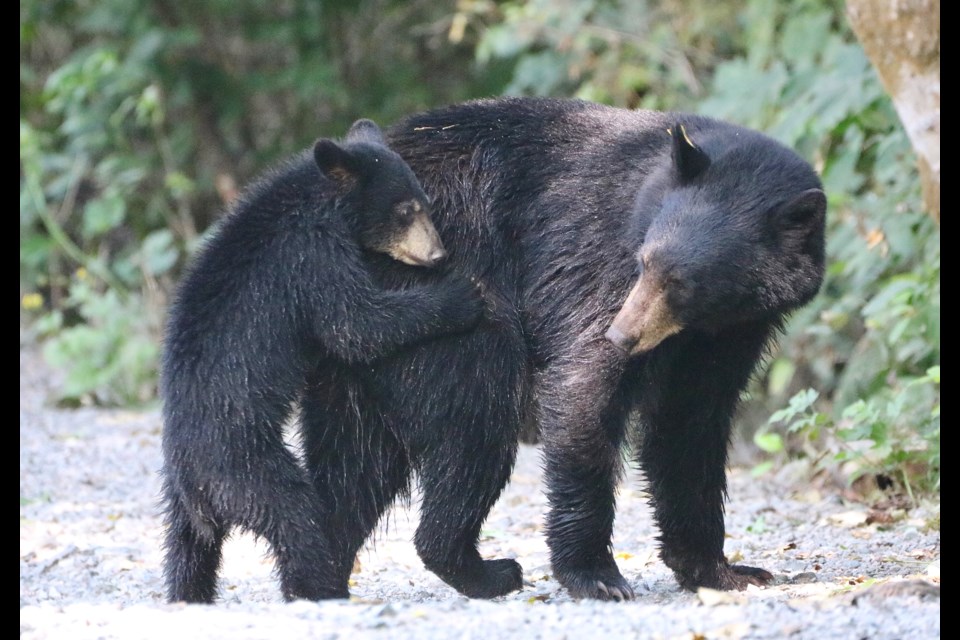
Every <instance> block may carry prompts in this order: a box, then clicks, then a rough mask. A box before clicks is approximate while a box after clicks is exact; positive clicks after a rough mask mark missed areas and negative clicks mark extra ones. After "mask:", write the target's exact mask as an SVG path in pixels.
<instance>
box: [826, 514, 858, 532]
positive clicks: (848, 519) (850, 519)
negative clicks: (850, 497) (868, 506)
mask: <svg viewBox="0 0 960 640" xmlns="http://www.w3.org/2000/svg"><path fill="white" fill-rule="evenodd" d="M829 520H830V522H831V523H833V524H835V525H837V526H840V527H844V528H847V529H852V528H853V527H859V526H861V525H864V524H866V523H867V512H866V511H844V512H843V513H835V514H833V515H831V516H830V517H829Z"/></svg>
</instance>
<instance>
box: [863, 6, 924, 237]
mask: <svg viewBox="0 0 960 640" xmlns="http://www.w3.org/2000/svg"><path fill="white" fill-rule="evenodd" d="M847 17H848V19H849V20H850V24H851V26H852V27H853V30H854V32H855V33H856V34H857V38H859V39H860V43H861V44H862V45H863V49H864V51H866V53H867V56H868V57H869V58H870V61H871V62H872V63H873V66H874V67H875V68H876V70H877V73H879V75H880V81H881V82H882V83H883V86H884V89H886V91H887V93H888V94H890V97H891V98H892V99H893V104H894V106H895V107H896V109H897V114H898V115H899V116H900V121H901V122H902V123H903V126H904V128H905V129H906V131H907V135H908V136H909V137H910V143H911V144H912V145H913V150H914V152H915V153H916V154H917V163H918V165H919V168H920V179H921V181H922V185H923V203H924V207H925V208H926V210H927V212H928V213H929V214H930V215H931V216H933V218H934V219H935V220H936V221H937V223H938V224H939V223H940V0H847Z"/></svg>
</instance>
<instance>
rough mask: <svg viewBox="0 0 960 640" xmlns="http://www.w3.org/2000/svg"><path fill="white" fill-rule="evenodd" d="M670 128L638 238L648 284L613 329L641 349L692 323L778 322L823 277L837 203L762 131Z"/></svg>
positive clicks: (696, 326)
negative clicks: (829, 215)
mask: <svg viewBox="0 0 960 640" xmlns="http://www.w3.org/2000/svg"><path fill="white" fill-rule="evenodd" d="M698 125H699V126H698ZM668 133H669V135H670V137H671V141H670V145H669V149H670V150H669V153H666V152H665V153H664V157H663V161H662V163H661V164H660V165H659V166H658V168H657V170H656V171H655V172H654V173H653V174H651V175H650V176H649V177H648V179H647V180H646V181H645V183H644V186H643V187H642V188H641V189H640V191H639V193H638V195H637V199H636V201H635V205H634V210H633V212H632V216H631V220H630V225H629V231H628V233H627V234H626V237H627V240H628V242H629V243H630V249H631V251H634V252H635V255H636V259H637V265H638V272H639V279H638V280H637V282H636V284H635V285H634V286H633V289H632V290H631V291H630V294H629V295H628V297H627V300H626V302H625V303H624V304H623V307H622V308H621V310H620V312H619V313H618V314H617V315H616V317H615V318H614V320H613V323H612V325H611V326H610V328H609V330H608V331H607V338H608V339H609V340H610V341H611V342H613V343H614V344H615V345H616V346H617V347H619V348H620V349H621V350H623V351H625V352H627V353H629V354H631V355H635V354H639V353H644V352H647V351H649V350H651V349H653V348H654V347H656V346H657V345H658V344H660V343H661V342H662V341H663V340H665V339H666V338H668V337H670V336H672V335H673V334H676V333H679V332H680V331H683V330H685V329H690V330H695V331H703V332H707V333H716V332H719V331H721V330H723V329H724V328H725V327H729V326H732V325H736V324H740V323H747V322H752V321H757V320H765V321H770V322H773V323H774V324H778V323H779V322H780V321H781V320H782V318H783V316H784V315H785V314H787V313H789V312H790V311H792V310H793V309H796V308H797V307H799V306H801V305H803V304H804V303H806V302H808V301H809V300H810V299H811V298H812V297H813V296H814V295H815V294H816V292H817V291H818V290H819V288H820V284H821V282H822V281H823V272H824V220H825V217H826V205H827V200H826V196H825V195H824V192H823V187H822V185H821V183H820V180H819V178H818V177H817V175H816V173H814V171H813V169H812V168H811V167H810V165H809V164H807V163H806V162H805V161H804V160H803V159H801V158H800V157H799V156H797V155H796V154H795V153H794V152H793V151H791V150H789V149H787V148H786V147H783V146H782V145H780V144H778V143H777V142H775V141H773V140H771V139H770V138H767V137H766V136H763V135H762V134H759V133H756V132H753V131H749V130H746V129H740V128H736V127H729V126H726V125H723V126H717V125H716V124H715V123H711V122H710V121H705V120H704V121H699V120H698V121H695V122H694V123H693V127H691V129H690V130H688V129H687V127H685V126H684V125H683V124H680V123H677V124H675V125H674V126H673V127H671V128H670V129H669V130H668ZM698 137H700V138H702V140H698V142H694V139H696V138H698Z"/></svg>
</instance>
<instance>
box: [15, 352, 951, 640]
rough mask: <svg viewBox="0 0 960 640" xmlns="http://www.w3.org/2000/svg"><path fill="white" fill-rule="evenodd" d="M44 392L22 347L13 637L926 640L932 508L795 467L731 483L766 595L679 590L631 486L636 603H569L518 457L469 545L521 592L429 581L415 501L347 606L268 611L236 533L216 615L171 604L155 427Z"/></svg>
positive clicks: (936, 628)
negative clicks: (72, 405)
mask: <svg viewBox="0 0 960 640" xmlns="http://www.w3.org/2000/svg"><path fill="white" fill-rule="evenodd" d="M51 384H54V382H53V381H52V380H51V376H50V375H49V374H48V372H46V371H45V370H44V369H43V368H42V367H41V366H39V365H38V362H37V356H36V354H35V352H33V351H31V350H29V349H27V350H24V349H23V348H21V353H20V637H21V638H71V639H77V640H80V639H84V638H123V639H130V638H165V639H166V638H170V637H179V638H183V639H186V638H231V639H237V638H239V639H243V638H267V637H284V638H351V639H356V638H417V639H423V638H483V639H489V638H508V637H518V638H519V637H522V638H550V639H554V638H570V639H574V638H588V637H590V636H591V635H606V636H608V637H612V638H619V637H625V638H692V639H706V638H710V639H713V638H785V637H791V638H817V639H818V640H821V639H827V638H842V639H847V638H907V637H909V638H910V639H911V640H919V639H923V638H939V637H940V532H939V509H940V507H939V502H938V503H936V504H928V505H922V506H920V507H916V508H911V509H897V508H894V507H893V506H891V505H887V507H886V508H883V507H881V508H879V509H876V508H875V509H872V510H871V509H870V508H868V507H867V506H866V505H863V504H860V503H856V502H847V501H845V500H844V499H843V496H842V493H841V492H838V491H833V490H829V489H825V488H823V487H820V488H816V487H814V486H813V485H812V484H811V483H810V482H809V480H808V479H807V478H809V475H808V474H806V473H804V472H803V470H802V469H797V468H796V467H793V468H787V469H784V470H781V471H780V472H779V473H778V474H776V475H768V476H764V477H763V479H762V480H757V479H755V478H752V477H751V476H750V474H749V472H748V471H746V470H743V469H732V470H731V472H730V501H729V503H728V513H727V531H728V538H727V544H726V553H727V555H728V557H731V558H733V559H736V560H737V561H742V562H744V563H747V564H753V565H755V566H762V567H764V568H766V569H768V570H770V571H772V572H773V573H774V574H775V575H776V576H777V584H776V585H775V586H772V587H768V588H765V589H759V588H751V589H749V590H748V591H746V592H743V593H735V594H727V593H719V592H711V591H701V592H700V593H698V594H694V593H688V592H685V591H681V590H680V589H679V588H678V586H677V583H676V581H675V580H674V579H673V577H672V575H671V574H670V573H669V571H668V570H667V569H666V567H664V566H663V564H662V563H661V562H660V561H659V559H658V558H657V555H656V553H655V546H656V543H655V536H656V531H655V529H654V526H653V522H652V518H651V516H650V513H649V511H648V509H647V507H646V500H645V495H644V493H643V491H642V485H641V483H640V482H639V480H638V479H637V477H636V476H635V475H631V477H630V478H629V482H628V483H626V484H625V485H624V488H623V490H622V492H621V495H620V501H619V505H620V506H619V511H618V517H617V523H616V533H615V539H614V545H615V549H616V552H617V557H618V561H619V563H620V567H621V570H622V571H623V572H624V575H625V576H627V577H628V579H630V580H631V581H632V583H633V586H634V589H635V590H636V592H637V599H636V600H634V601H632V602H628V603H601V602H593V601H581V602H577V601H574V600H572V599H571V598H570V597H569V596H568V595H567V594H566V592H565V591H564V590H563V589H561V588H560V586H559V585H558V584H557V582H556V581H555V580H553V578H552V575H551V571H550V566H549V562H548V555H547V548H546V543H545V541H544V537H543V526H542V516H543V513H544V511H545V498H544V496H543V492H542V489H541V486H540V481H541V473H540V468H539V457H538V456H539V453H538V451H537V449H536V448H534V447H523V448H522V449H521V451H520V456H519V460H518V462H517V467H516V471H515V473H514V475H513V479H512V481H511V483H510V485H509V487H508V488H507V490H506V492H505V494H504V496H503V497H502V499H501V500H500V502H499V503H498V505H497V506H496V508H495V509H494V511H493V513H492V514H491V516H490V518H489V520H488V522H487V524H486V528H485V531H484V538H483V540H482V543H481V550H482V552H483V553H484V555H485V556H487V557H504V556H509V557H514V558H517V560H518V561H519V562H520V563H521V564H522V565H523V567H524V575H525V580H526V583H527V584H526V586H525V587H524V589H523V590H522V591H520V592H517V593H515V594H511V595H509V596H507V597H504V598H500V599H498V600H495V601H475V600H467V599H466V598H463V597H462V596H460V595H458V594H457V593H456V592H454V591H453V590H452V589H450V588H449V587H447V586H446V585H445V584H443V583H442V582H441V581H440V580H439V579H438V578H436V577H435V576H434V575H433V574H431V573H429V572H428V571H426V570H425V569H424V568H423V567H422V565H421V564H420V561H419V560H418V558H417V556H416V554H415V552H414V550H413V545H412V542H411V539H412V534H413V530H414V527H415V526H416V519H417V515H416V508H415V506H416V500H414V505H413V507H412V508H411V507H409V506H402V505H401V506H398V507H397V508H396V509H394V511H393V513H392V515H391V517H390V518H389V520H388V522H386V523H385V526H384V527H382V528H381V530H380V531H379V533H378V535H377V538H376V541H375V544H372V545H370V546H369V547H368V548H367V549H365V550H364V551H362V552H361V554H360V558H359V570H358V571H357V572H356V573H355V574H354V576H353V581H352V586H351V592H352V594H353V598H351V600H350V601H337V602H324V603H319V604H318V603H312V602H294V603H289V604H288V603H284V602H282V600H281V599H280V595H279V588H278V586H277V584H276V581H275V580H274V578H273V575H272V574H271V567H272V563H271V562H270V560H269V557H268V556H267V554H266V549H265V547H264V546H263V545H261V544H259V543H258V542H257V541H255V540H254V539H252V538H251V537H249V536H246V535H235V536H234V537H233V538H232V539H231V540H230V542H229V543H228V545H227V547H226V550H225V557H224V566H223V570H222V572H221V581H220V584H221V599H220V601H219V602H218V604H216V605H214V606H199V605H190V606H185V605H168V604H165V603H164V601H163V596H162V593H163V583H162V573H161V570H160V561H161V554H160V549H159V540H160V537H161V523H160V519H159V516H158V511H159V510H158V506H157V496H158V490H159V481H158V477H157V469H158V468H159V466H160V451H159V433H160V420H159V416H158V414H157V412H155V411H154V412H130V411H104V410H93V409H80V410H76V411H56V410H51V409H50V408H48V407H45V406H44V405H43V398H44V395H45V390H46V389H47V388H49V386H50V385H51ZM933 519H935V520H936V522H937V525H936V529H935V530H931V528H930V527H929V526H928V523H929V522H931V521H932V520H933ZM884 521H886V522H884ZM741 559H742V560H741Z"/></svg>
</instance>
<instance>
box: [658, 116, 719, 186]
mask: <svg viewBox="0 0 960 640" xmlns="http://www.w3.org/2000/svg"><path fill="white" fill-rule="evenodd" d="M667 132H668V133H669V134H670V137H671V138H672V139H673V164H674V166H676V168H677V175H678V176H679V177H680V182H689V181H691V180H693V179H694V178H696V177H697V176H698V175H700V174H701V173H703V172H704V171H706V170H707V167H709V166H710V156H708V155H707V154H706V153H705V152H704V151H703V149H701V148H700V147H698V146H697V145H696V144H694V143H693V140H691V139H690V136H688V135H687V130H686V128H685V127H684V126H683V125H682V124H681V123H679V122H678V123H676V124H675V125H673V127H671V128H670V129H667Z"/></svg>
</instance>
